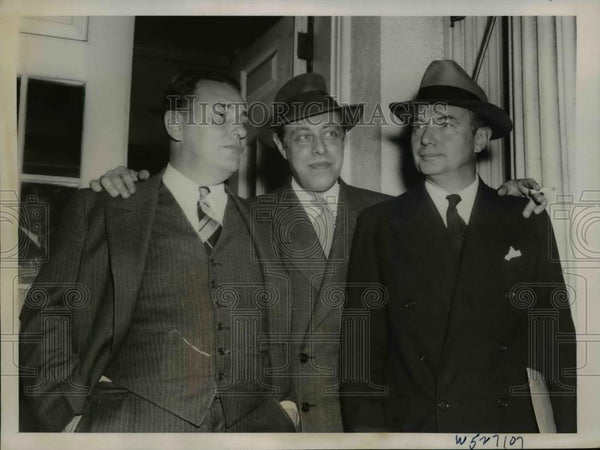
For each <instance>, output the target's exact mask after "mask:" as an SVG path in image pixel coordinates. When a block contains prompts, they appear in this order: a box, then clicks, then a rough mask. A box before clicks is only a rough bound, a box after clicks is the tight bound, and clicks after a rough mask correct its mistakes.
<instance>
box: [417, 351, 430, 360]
mask: <svg viewBox="0 0 600 450" xmlns="http://www.w3.org/2000/svg"><path fill="white" fill-rule="evenodd" d="M428 359H429V355H428V354H427V353H421V354H420V355H419V361H421V362H425V361H427V360H428Z"/></svg>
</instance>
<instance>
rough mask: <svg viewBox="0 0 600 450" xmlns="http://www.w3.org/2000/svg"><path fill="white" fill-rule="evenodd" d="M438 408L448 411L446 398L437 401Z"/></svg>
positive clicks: (448, 406)
mask: <svg viewBox="0 0 600 450" xmlns="http://www.w3.org/2000/svg"><path fill="white" fill-rule="evenodd" d="M438 408H440V409H441V410H442V411H448V409H449V408H450V403H448V402H447V401H446V400H442V401H441V402H439V403H438Z"/></svg>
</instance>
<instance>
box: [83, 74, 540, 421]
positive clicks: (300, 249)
mask: <svg viewBox="0 0 600 450" xmlns="http://www.w3.org/2000/svg"><path fill="white" fill-rule="evenodd" d="M272 109H273V114H272V115H271V118H270V121H269V123H268V125H267V126H266V127H265V128H264V129H263V130H262V133H261V139H263V141H264V142H268V141H271V144H272V146H273V147H276V148H277V150H278V151H279V152H280V153H281V155H282V157H283V158H285V159H286V160H287V161H288V163H289V166H290V169H291V172H292V177H291V179H290V180H289V181H288V182H287V183H286V184H285V185H284V186H282V187H281V188H279V189H277V190H275V191H273V192H271V193H268V194H265V195H262V196H259V197H258V198H256V199H254V200H253V201H252V210H253V216H254V218H255V221H256V222H257V223H258V222H261V221H268V222H270V227H271V237H272V243H273V248H274V250H275V254H276V256H277V258H278V260H279V264H280V266H281V268H282V269H285V271H286V272H287V274H286V275H285V276H288V277H289V279H290V281H291V288H292V308H291V310H290V311H289V314H288V315H287V316H284V317H281V323H280V325H279V330H277V333H276V334H277V335H278V337H277V339H278V340H279V341H280V342H282V341H283V342H285V343H286V352H287V355H286V356H285V358H286V359H287V360H288V364H287V366H286V367H281V368H280V370H278V371H276V373H277V374H278V376H279V378H280V381H281V388H282V390H283V391H288V392H289V401H291V402H294V405H290V406H292V407H297V408H298V412H299V417H300V422H299V429H300V430H301V431H304V432H339V431H343V426H342V417H341V410H340V402H339V396H338V386H339V383H340V372H339V352H340V320H341V313H342V308H343V299H344V288H345V282H346V277H347V270H348V262H349V256H350V246H351V244H352V239H353V235H354V229H355V225H356V220H357V217H358V215H359V214H360V213H361V212H362V211H363V210H364V209H366V208H368V207H370V206H372V205H374V204H376V203H380V202H382V201H384V200H387V199H389V198H391V197H390V196H387V195H384V194H381V193H378V192H373V191H369V190H366V189H360V188H357V187H353V186H350V185H348V184H347V183H345V182H344V181H343V180H341V179H340V172H341V168H342V164H343V158H344V145H345V141H346V134H347V132H348V131H349V130H350V129H352V127H354V126H355V124H357V123H358V122H359V120H360V119H361V114H362V109H361V108H360V106H359V105H344V106H341V105H339V104H338V103H337V102H336V101H335V99H333V98H332V97H331V96H330V95H329V94H328V92H327V86H326V83H325V80H324V78H323V77H322V76H321V75H319V74H315V73H309V74H302V75H298V76H296V77H294V78H292V79H291V80H289V81H288V82H287V83H285V84H284V85H283V86H282V87H281V88H280V89H279V91H278V92H277V93H276V95H275V100H274V105H273V108H272ZM136 176H137V173H136V172H135V171H129V170H128V169H127V168H124V167H119V168H116V169H114V170H113V171H109V172H108V173H107V174H106V175H105V176H103V177H102V178H101V179H100V181H99V182H98V181H94V182H93V183H92V187H94V188H95V189H97V190H99V189H101V187H100V184H101V185H102V186H103V187H104V188H105V189H106V190H107V191H108V192H109V193H110V194H111V195H119V194H120V195H123V196H125V197H126V196H129V195H130V194H131V193H132V192H134V190H135V187H134V183H133V180H134V178H136ZM534 185H535V184H534ZM504 188H505V190H506V192H509V191H510V192H511V193H513V194H515V193H518V192H519V189H522V190H523V191H527V190H528V186H527V183H522V184H520V185H518V187H516V183H510V184H505V185H504ZM535 200H536V202H537V203H541V206H540V205H538V207H537V208H536V212H539V211H540V210H543V208H544V205H545V199H543V198H541V197H540V196H537V195H536V196H535ZM533 207H535V204H534V203H533V202H532V203H531V205H528V207H527V208H526V213H530V212H531V211H532V210H533ZM279 359H280V358H278V360H279Z"/></svg>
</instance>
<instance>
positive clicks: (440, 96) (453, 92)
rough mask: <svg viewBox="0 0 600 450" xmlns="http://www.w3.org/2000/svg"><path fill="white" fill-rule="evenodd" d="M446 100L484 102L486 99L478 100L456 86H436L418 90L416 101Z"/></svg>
mask: <svg viewBox="0 0 600 450" xmlns="http://www.w3.org/2000/svg"><path fill="white" fill-rule="evenodd" d="M420 100H435V101H440V100H447V101H461V100H462V101H464V100H473V101H479V102H486V103H487V99H486V98H484V99H482V98H480V97H478V96H477V95H475V94H473V93H472V92H470V91H467V90H466V89H462V88H459V87H456V86H446V85H436V86H424V87H422V88H420V89H419V93H418V95H417V100H416V101H420Z"/></svg>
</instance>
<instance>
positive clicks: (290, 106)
mask: <svg viewBox="0 0 600 450" xmlns="http://www.w3.org/2000/svg"><path fill="white" fill-rule="evenodd" d="M272 107H273V121H274V122H275V123H276V124H279V125H281V124H285V123H289V122H293V121H295V120H299V119H302V118H306V117H310V116H314V115H317V114H321V113H324V112H328V111H334V110H337V109H340V108H341V107H340V105H339V104H338V103H337V102H336V101H335V99H334V98H333V97H331V96H329V95H327V94H325V93H323V92H321V91H307V92H302V93H300V94H298V95H297V96H295V97H294V98H291V99H286V101H285V102H282V101H275V102H273V105H272Z"/></svg>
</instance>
